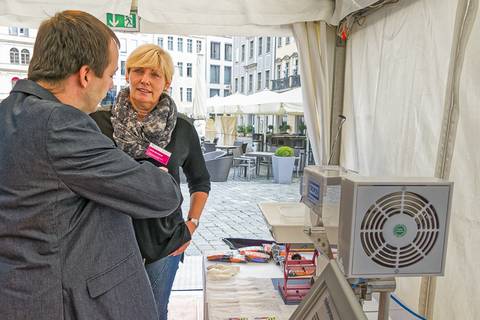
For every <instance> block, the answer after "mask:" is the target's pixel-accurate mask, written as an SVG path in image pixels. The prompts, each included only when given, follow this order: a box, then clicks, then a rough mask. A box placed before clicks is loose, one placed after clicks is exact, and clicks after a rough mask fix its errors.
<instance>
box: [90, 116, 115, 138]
mask: <svg viewBox="0 0 480 320" xmlns="http://www.w3.org/2000/svg"><path fill="white" fill-rule="evenodd" d="M90 117H92V119H93V120H95V122H96V123H97V126H98V127H99V128H100V131H102V133H103V134H104V135H106V136H107V137H109V138H110V140H112V141H114V140H113V125H112V121H111V120H110V118H111V117H112V112H111V111H103V110H102V111H100V110H99V111H96V112H93V113H90ZM114 142H115V141H114Z"/></svg>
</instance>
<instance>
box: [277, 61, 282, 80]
mask: <svg viewBox="0 0 480 320" xmlns="http://www.w3.org/2000/svg"><path fill="white" fill-rule="evenodd" d="M281 77H282V65H281V64H277V79H280V78H281Z"/></svg>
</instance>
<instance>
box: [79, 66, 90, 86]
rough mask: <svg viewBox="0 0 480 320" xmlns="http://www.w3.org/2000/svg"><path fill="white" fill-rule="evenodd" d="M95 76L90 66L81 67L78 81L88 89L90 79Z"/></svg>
mask: <svg viewBox="0 0 480 320" xmlns="http://www.w3.org/2000/svg"><path fill="white" fill-rule="evenodd" d="M92 74H93V71H92V69H90V67H89V66H87V65H83V66H81V67H80V70H79V71H78V80H79V82H80V85H81V86H82V88H86V87H87V85H88V83H89V82H90V80H91V79H90V78H91V76H92Z"/></svg>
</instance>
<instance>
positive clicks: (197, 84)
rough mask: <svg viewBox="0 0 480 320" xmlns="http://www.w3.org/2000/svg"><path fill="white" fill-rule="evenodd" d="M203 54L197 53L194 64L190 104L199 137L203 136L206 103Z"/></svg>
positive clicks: (206, 115)
mask: <svg viewBox="0 0 480 320" xmlns="http://www.w3.org/2000/svg"><path fill="white" fill-rule="evenodd" d="M203 61H204V56H203V55H201V54H197V61H196V64H195V74H194V79H193V104H192V118H193V119H194V122H193V124H194V126H195V129H196V130H197V133H198V136H199V137H205V126H206V122H205V119H207V117H208V114H207V105H206V100H207V99H206V96H205V71H204V63H203Z"/></svg>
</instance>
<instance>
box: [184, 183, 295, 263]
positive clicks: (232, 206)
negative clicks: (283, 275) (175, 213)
mask: <svg viewBox="0 0 480 320" xmlns="http://www.w3.org/2000/svg"><path fill="white" fill-rule="evenodd" d="M299 181H300V179H299V178H294V180H293V182H292V183H291V184H288V185H285V184H276V183H273V182H272V181H271V180H266V179H265V177H261V178H258V179H252V180H251V181H245V180H232V179H231V177H230V178H229V180H228V181H227V182H212V190H211V191H210V196H209V198H208V201H207V205H206V208H205V210H204V212H203V215H202V218H201V219H200V226H199V228H198V230H197V231H196V232H195V234H194V235H193V242H192V244H191V245H190V246H189V248H188V249H187V251H186V254H187V255H201V254H203V253H205V252H208V251H214V250H224V249H228V246H227V245H226V244H225V243H224V242H223V241H222V238H228V237H232V238H248V239H269V240H271V239H272V236H271V235H270V232H269V231H268V228H267V226H266V224H265V221H264V220H263V216H262V213H261V212H260V209H259V208H258V205H257V204H258V203H259V202H268V201H292V202H297V201H299V199H300V194H299ZM181 187H182V193H183V196H184V199H185V201H184V204H183V206H182V207H183V212H184V215H186V214H187V213H188V207H189V195H188V187H187V185H186V184H182V185H181Z"/></svg>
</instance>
